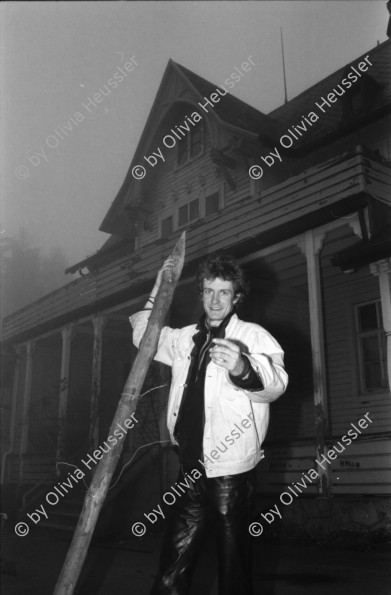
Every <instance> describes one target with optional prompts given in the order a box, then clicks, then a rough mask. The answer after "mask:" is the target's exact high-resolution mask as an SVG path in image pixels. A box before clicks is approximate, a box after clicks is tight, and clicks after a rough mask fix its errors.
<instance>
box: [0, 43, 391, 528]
mask: <svg viewBox="0 0 391 595" xmlns="http://www.w3.org/2000/svg"><path fill="white" fill-rule="evenodd" d="M390 53H391V41H386V42H384V43H382V44H380V45H377V46H376V47H375V48H373V49H372V50H371V51H368V52H367V53H366V54H365V55H363V56H359V57H358V58H357V59H356V60H354V61H352V62H351V63H350V64H348V65H346V66H344V67H343V68H341V69H339V70H338V71H337V72H334V73H333V74H331V75H330V76H328V77H327V78H325V79H324V80H321V81H320V82H318V83H317V84H315V85H314V86H312V87H311V88H309V89H307V90H306V91H304V92H303V93H301V94H300V95H299V96H297V97H295V98H294V99H292V100H290V101H288V102H287V103H285V104H284V105H281V106H280V107H278V108H277V109H275V110H274V111H272V112H271V113H270V114H268V115H265V114H263V113H261V112H260V111H258V110H257V109H255V108H254V107H252V106H250V105H247V104H246V103H244V102H243V101H240V100H239V99H237V98H235V97H234V96H232V95H230V94H229V90H230V89H232V88H233V87H234V86H237V87H239V86H240V81H241V78H242V77H243V76H257V74H256V59H255V58H254V57H253V56H250V57H246V56H244V57H243V62H242V64H241V65H240V66H239V67H238V68H233V72H232V74H231V76H229V77H228V78H227V79H225V81H224V82H221V81H216V82H215V83H213V84H212V83H210V82H208V81H206V80H205V79H204V78H202V77H201V76H199V75H198V74H195V73H193V72H190V71H189V70H187V69H186V68H184V67H183V66H181V65H179V64H177V63H175V62H173V61H170V62H169V63H168V65H167V68H166V70H165V72H164V75H163V79H162V82H161V84H160V87H159V90H158V92H157V95H156V99H155V101H154V104H153V106H152V109H151V112H150V114H149V117H148V119H147V122H146V124H145V128H144V131H143V133H142V136H141V138H140V141H139V144H138V147H137V149H136V151H135V154H134V157H133V160H132V162H131V164H130V167H129V172H128V174H127V176H126V178H125V180H124V182H123V184H122V186H121V188H120V190H119V192H118V194H117V196H116V198H115V200H114V201H113V202H112V204H111V206H110V208H109V210H108V212H107V215H106V217H105V218H104V220H103V222H102V225H101V228H100V229H101V230H102V231H103V232H106V233H107V234H109V237H108V240H107V241H106V243H105V244H104V245H103V246H102V247H101V248H100V249H99V250H98V251H97V253H96V254H94V255H93V256H91V257H90V258H87V259H86V260H83V261H81V262H79V263H77V264H75V265H74V266H73V267H71V268H70V269H69V270H68V272H69V273H73V274H74V273H77V272H78V271H79V272H80V273H81V274H80V276H79V277H78V278H76V279H75V280H74V281H71V282H70V283H69V284H67V285H65V286H64V287H61V288H60V289H58V290H57V291H55V292H53V293H50V294H49V295H46V296H45V297H43V298H42V299H40V300H38V301H37V302H34V303H32V304H30V305H28V306H27V307H25V308H23V309H22V310H19V311H17V312H15V313H14V314H12V315H11V316H8V317H7V318H6V319H5V320H4V329H3V330H4V337H3V352H4V353H5V357H6V360H7V363H8V368H7V369H8V371H9V372H8V374H5V375H4V376H3V387H2V397H3V411H4V415H3V421H2V424H3V437H4V438H3V440H4V444H3V455H2V464H3V465H2V482H3V483H4V484H5V486H6V490H8V493H9V494H13V495H15V494H16V496H17V501H18V503H20V499H21V498H22V496H23V505H24V510H26V511H27V512H28V511H29V507H30V508H34V502H35V501H37V498H41V499H42V498H43V497H44V494H45V493H47V492H48V490H50V489H53V487H50V486H53V485H59V484H58V482H59V479H58V477H59V476H58V475H56V471H58V470H60V471H62V473H64V472H65V473H66V472H70V471H69V469H70V470H72V469H74V468H75V467H73V468H72V467H69V468H68V467H66V466H65V467H64V463H66V464H68V465H74V466H76V467H79V468H81V466H82V465H83V463H82V461H84V460H85V459H86V457H87V455H88V453H92V452H94V450H95V449H97V448H98V447H99V445H100V444H101V443H103V442H104V440H105V438H106V435H107V432H108V428H109V425H110V422H111V420H112V417H113V413H114V411H115V407H116V404H117V402H118V398H119V396H120V394H121V390H122V387H123V383H124V380H125V378H126V376H127V373H128V370H129V368H130V365H131V361H132V358H133V357H134V354H135V349H134V347H133V346H132V342H131V328H130V325H129V322H128V317H129V315H130V314H132V313H133V312H135V311H137V310H138V309H139V308H140V307H142V305H143V303H144V302H145V299H146V297H147V296H148V292H149V291H150V289H151V287H152V285H153V281H154V278H155V275H156V273H157V270H158V268H159V267H160V265H161V263H162V261H163V259H164V257H165V256H167V255H168V254H169V253H170V251H171V249H172V247H173V245H174V243H175V241H176V239H177V237H178V235H179V234H180V232H181V231H182V230H184V229H186V230H187V255H186V264H185V268H184V271H183V275H182V279H181V282H180V284H179V286H178V289H177V291H176V295H175V298H174V303H173V305H172V307H171V310H170V315H169V320H168V323H169V324H170V325H171V326H182V325H184V324H189V323H191V322H194V321H195V320H196V319H197V317H198V316H199V314H200V304H199V300H198V298H197V294H196V289H195V285H194V272H195V269H196V266H197V264H198V263H199V262H200V261H201V260H202V259H203V258H204V257H205V256H207V255H209V254H210V253H212V252H215V251H225V252H228V253H231V254H233V255H235V256H236V257H237V258H238V259H239V261H240V262H241V263H242V264H243V265H244V267H245V269H246V271H247V273H248V276H249V279H250V282H251V287H252V291H251V294H250V296H249V298H248V300H247V302H246V303H245V306H244V307H243V309H242V311H241V312H240V316H241V317H242V318H244V319H247V320H251V321H254V322H258V323H260V324H262V325H263V326H265V328H267V329H268V330H269V331H270V332H271V333H272V334H273V335H274V336H275V337H276V338H277V339H278V341H279V342H280V343H281V345H282V346H283V348H284V350H285V358H286V366H287V369H288V372H289V375H290V384H289V388H288V391H287V393H286V394H285V395H284V396H283V397H282V398H281V399H280V400H278V401H277V402H276V403H275V404H273V405H272V407H271V423H270V428H269V432H268V436H267V441H266V443H265V450H266V458H265V460H264V461H263V462H262V463H261V464H260V465H259V466H258V471H257V488H258V493H259V495H260V497H261V498H264V499H265V506H267V502H272V503H273V502H276V501H278V499H279V498H280V497H281V494H282V493H284V492H285V493H288V494H293V492H295V493H296V495H294V496H292V506H288V505H287V502H286V503H284V502H283V500H282V502H283V503H284V504H286V507H285V510H284V516H285V519H289V520H290V521H291V522H296V523H299V524H300V525H301V526H302V527H304V528H307V529H308V530H313V529H314V528H315V529H316V528H317V527H320V526H322V527H324V526H327V527H328V528H333V527H334V528H338V529H341V528H347V529H352V528H353V529H365V530H367V529H368V528H369V529H376V528H384V527H389V523H390V519H391V514H390V513H391V499H390V495H391V477H390V451H391V446H390V441H389V438H390V433H391V405H390V378H391V294H390V291H391V233H390V232H391V208H390V207H391V196H390V188H391V169H390V165H391V142H390V134H389V132H390V99H391V60H390ZM250 71H252V72H251V73H250ZM247 73H248V74H247ZM197 116H198V117H197ZM141 166H142V167H141ZM254 166H257V167H254ZM250 174H251V175H250ZM254 178H258V179H254ZM169 379H170V372H169V370H168V369H167V368H165V367H164V366H162V365H158V364H154V365H153V367H152V369H151V371H150V374H149V376H148V379H147V382H146V385H145V387H144V392H146V391H148V390H150V391H151V392H150V393H148V394H146V395H145V396H144V397H143V398H142V399H141V400H140V404H139V407H138V410H137V414H136V415H137V419H138V423H137V424H136V427H135V428H134V429H132V430H129V433H128V436H127V438H126V439H125V438H124V454H123V459H122V463H123V465H125V464H126V463H127V462H128V461H130V459H131V458H132V457H133V455H134V453H136V452H137V454H136V458H135V459H133V460H132V465H133V464H134V461H136V464H137V465H138V472H137V473H134V474H133V475H134V476H133V479H132V493H133V494H136V496H134V497H135V498H138V500H137V502H138V504H137V506H138V508H137V507H136V510H138V511H139V514H141V513H142V511H144V512H148V510H149V508H148V507H149V506H151V507H152V506H154V505H155V504H156V503H157V502H159V499H160V498H161V494H162V493H163V491H164V490H168V489H169V487H170V485H171V483H172V482H173V481H175V466H176V459H175V455H174V454H173V452H172V450H171V447H170V446H169V444H168V443H167V442H164V443H163V444H160V445H153V444H152V445H151V446H150V447H146V448H141V447H143V446H144V445H147V444H151V443H156V442H158V441H166V440H167V431H166V429H165V423H164V410H165V404H166V399H167V385H168V383H169ZM156 387H157V388H156ZM365 415H367V417H366V418H365ZM362 419H367V422H368V423H367V424H366V427H364V423H363V422H361V420H362ZM369 420H370V421H369ZM352 424H353V425H352ZM353 427H355V428H356V429H357V430H359V431H357V432H355V431H354V430H353ZM349 431H351V432H350V434H348V432H349ZM354 433H355V434H356V436H355V437H354V436H353V434H354ZM346 435H349V436H350V438H351V440H350V444H348V441H347V440H345V441H344V443H343V444H344V449H343V450H342V449H341V448H340V449H339V451H338V454H337V456H335V457H332V455H331V454H330V450H332V449H333V446H334V445H338V443H339V441H341V439H342V437H343V436H346ZM146 453H148V454H146ZM328 453H329V456H328ZM316 460H318V461H320V462H322V461H323V466H320V465H319V464H318V463H316ZM326 460H327V461H328V462H327V463H326V462H325V461H326ZM59 463H60V465H59ZM132 465H131V466H130V467H132ZM91 466H92V465H91ZM311 469H317V470H318V472H319V473H318V475H319V477H318V478H317V479H313V481H311V482H309V481H307V482H306V486H305V487H304V486H303V485H302V484H300V483H298V482H300V481H302V478H303V477H305V476H306V475H307V478H308V477H310V475H309V471H310V470H311ZM67 470H68V471H67ZM84 470H85V469H84ZM126 473H127V471H126V470H125V471H124V476H126ZM312 476H313V477H314V475H313V474H312ZM56 482H57V484H56ZM300 485H302V488H301V490H302V492H300V493H299V491H300V488H299V487H298V486H300ZM289 486H291V488H292V489H291V490H290V492H288V491H287V490H288V489H289ZM295 486H296V487H295ZM292 490H293V492H292ZM67 497H68V495H65V494H64V497H63V500H64V501H65V499H66V498H67ZM285 500H288V498H287V496H286V497H285ZM132 519H133V521H135V520H139V517H138V518H137V516H136V517H132V518H131V519H130V522H131V521H132Z"/></svg>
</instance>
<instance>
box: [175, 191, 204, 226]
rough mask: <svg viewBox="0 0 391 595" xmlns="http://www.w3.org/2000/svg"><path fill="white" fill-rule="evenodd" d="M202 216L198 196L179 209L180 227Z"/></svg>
mask: <svg viewBox="0 0 391 595" xmlns="http://www.w3.org/2000/svg"><path fill="white" fill-rule="evenodd" d="M199 216H200V206H199V200H198V198H197V199H195V200H192V201H191V202H188V203H186V204H185V205H182V206H181V207H179V209H178V227H181V226H182V225H186V223H190V222H191V221H194V220H195V219H198V218H199Z"/></svg>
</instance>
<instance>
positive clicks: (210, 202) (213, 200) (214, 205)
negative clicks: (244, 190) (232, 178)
mask: <svg viewBox="0 0 391 595" xmlns="http://www.w3.org/2000/svg"><path fill="white" fill-rule="evenodd" d="M219 210H220V192H214V193H213V194H210V195H209V196H205V217H207V216H208V215H211V214H212V213H217V212H218V211H219Z"/></svg>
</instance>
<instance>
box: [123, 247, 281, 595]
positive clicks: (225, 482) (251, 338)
mask: <svg viewBox="0 0 391 595" xmlns="http://www.w3.org/2000/svg"><path fill="white" fill-rule="evenodd" d="M173 263H174V261H173V259H172V258H171V257H170V258H168V259H166V261H165V262H164V264H163V266H162V268H161V269H160V271H159V273H158V276H157V278H156V283H155V286H154V288H153V290H152V293H151V296H150V298H149V300H148V301H147V303H146V305H145V308H144V310H142V311H141V312H138V313H137V314H135V315H133V316H131V318H130V320H131V324H132V326H133V329H134V330H133V341H134V343H135V345H136V347H138V345H139V343H140V340H141V338H142V336H143V334H144V331H145V328H146V326H147V323H148V317H149V314H150V310H151V309H152V304H153V300H154V297H155V296H156V294H157V291H158V289H159V287H160V284H161V279H162V275H163V272H164V271H165V270H170V269H172V267H173ZM197 284H198V289H199V293H200V297H201V300H202V303H203V307H204V314H203V316H202V317H201V320H200V321H199V323H198V325H197V326H196V325H191V326H187V327H184V328H182V329H171V328H169V327H164V328H163V329H162V332H161V335H160V339H159V344H158V350H157V353H156V356H155V359H156V360H157V361H160V362H162V363H164V364H167V365H169V366H171V367H172V382H171V389H170V395H169V400H168V411H167V423H168V429H169V432H170V436H171V440H172V442H173V443H174V444H175V445H176V446H177V447H178V450H179V458H180V474H179V479H178V481H177V485H178V486H181V485H182V486H186V489H185V490H183V491H184V493H183V495H182V496H181V497H180V498H178V499H177V500H176V502H175V504H174V506H173V511H172V516H171V518H170V522H169V526H168V529H167V532H166V536H165V540H164V543H163V547H162V552H161V557H160V568H159V573H158V576H157V578H156V581H155V584H154V586H153V588H152V591H151V595H163V594H165V595H185V594H188V593H189V589H190V582H191V576H192V572H193V569H194V565H195V561H196V557H197V553H198V552H199V549H200V545H202V535H203V533H204V529H205V528H206V524H207V523H208V519H209V518H211V520H212V522H213V524H214V527H215V531H216V536H217V546H218V548H217V550H218V556H219V567H218V574H219V595H251V593H252V586H251V582H252V581H251V568H250V551H249V547H250V541H249V533H248V526H249V522H250V506H251V500H252V494H253V480H252V470H253V469H254V467H255V466H256V465H257V463H258V462H259V461H260V460H261V458H262V457H263V452H262V449H261V445H262V441H263V440H264V438H265V435H266V431H267V426H268V421H269V403H271V402H272V401H275V400H276V399H277V398H278V397H279V396H280V395H281V394H282V393H283V392H284V391H285V389H286V386H287V381H288V379H287V374H286V372H285V370H284V365H283V357H284V354H283V351H282V349H281V347H280V345H279V344H278V343H277V341H275V339H274V338H273V337H272V336H271V335H270V334H269V333H268V332H267V331H266V330H265V329H264V328H262V327H261V326H259V325H257V324H253V323H248V322H244V321H242V320H239V318H238V317H237V315H236V314H235V308H236V306H237V305H238V304H239V302H240V301H241V300H242V299H243V298H244V296H245V294H246V291H247V285H246V282H245V279H244V273H243V271H242V269H241V268H240V266H239V265H238V263H237V262H236V261H235V259H234V258H232V257H230V256H227V255H220V256H219V255H217V256H211V257H210V258H209V259H208V260H207V261H206V262H204V263H203V264H202V265H201V266H200V267H199V270H198V273H197Z"/></svg>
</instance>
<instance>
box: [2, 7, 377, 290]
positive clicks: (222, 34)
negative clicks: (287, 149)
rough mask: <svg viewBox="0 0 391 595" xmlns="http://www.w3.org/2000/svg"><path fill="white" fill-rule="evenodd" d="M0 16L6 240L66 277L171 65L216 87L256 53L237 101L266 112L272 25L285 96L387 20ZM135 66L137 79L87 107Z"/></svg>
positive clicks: (71, 11) (36, 11)
mask: <svg viewBox="0 0 391 595" xmlns="http://www.w3.org/2000/svg"><path fill="white" fill-rule="evenodd" d="M1 13H2V44H3V48H2V57H3V89H5V97H4V100H3V108H2V111H3V117H2V127H3V134H2V142H3V147H2V149H3V163H2V175H1V178H2V190H3V191H2V213H1V226H2V227H1V232H2V234H5V236H6V237H12V236H14V235H16V234H18V232H19V230H20V229H21V228H24V229H25V230H27V231H28V233H29V235H30V237H31V238H32V239H33V242H34V245H35V246H36V247H37V249H39V250H40V251H41V252H42V253H43V254H49V253H50V251H52V250H53V249H54V248H58V249H59V250H60V251H61V252H62V253H63V254H64V255H65V257H66V260H67V262H68V264H69V265H71V264H74V263H76V262H78V261H80V260H82V259H84V258H85V257H86V256H87V255H90V254H93V253H94V252H95V251H96V250H97V249H98V248H100V246H101V245H102V244H103V243H104V242H105V241H106V239H107V237H108V236H107V235H106V234H104V233H102V232H99V231H98V228H99V226H100V223H101V221H102V219H103V217H104V215H105V213H106V212H107V210H108V208H109V206H110V204H111V202H112V201H113V200H114V198H115V196H116V193H117V191H118V190H119V188H120V186H121V184H122V182H123V179H124V177H125V175H126V172H127V169H128V167H129V164H130V161H131V159H132V157H133V154H134V151H135V149H136V147H137V143H138V141H139V138H140V135H141V133H142V130H143V127H144V125H145V122H146V119H147V116H148V113H149V110H150V108H151V105H152V103H153V101H154V99H155V95H156V92H157V89H158V86H159V84H160V81H161V79H162V76H163V73H164V70H165V68H166V65H167V62H168V60H169V59H170V58H172V59H173V60H174V61H177V62H179V63H180V64H182V65H183V66H185V67H187V68H189V69H190V70H193V71H194V72H196V73H198V74H200V75H201V76H203V77H204V78H206V79H208V80H210V81H211V82H213V83H215V84H219V83H222V82H223V81H224V79H226V78H227V77H228V76H229V75H230V73H231V72H232V69H233V67H235V66H238V65H240V63H241V62H242V61H243V60H245V59H246V58H247V57H248V56H250V55H251V56H252V57H253V61H254V63H255V67H254V68H253V69H252V71H251V73H249V74H248V75H247V76H246V77H244V78H243V79H242V81H241V83H240V85H239V84H238V85H236V86H235V88H234V89H233V91H232V92H233V94H234V95H236V96H237V97H239V98H240V99H242V100H244V101H246V102H248V103H250V104H251V105H253V106H254V107H256V108H257V109H259V110H261V111H263V112H265V113H268V112H269V111H271V110H272V109H274V108H276V107H277V106H278V105H280V104H281V103H283V100H284V89H283V76H282V61H281V47H280V27H282V28H283V35H284V47H285V55H286V73H287V90H288V98H292V97H294V96H296V95H297V94H299V93H300V92H301V91H303V90H304V89H306V88H307V87H308V86H310V85H312V84H314V83H316V82H317V81H318V80H320V79H321V78H323V77H325V76H327V75H328V74H329V73H331V72H333V71H334V70H336V69H337V68H339V67H341V66H343V65H344V64H346V63H348V62H349V61H351V60H353V59H355V58H356V57H357V56H358V55H359V54H361V53H363V52H365V51H366V50H369V49H370V48H371V47H373V46H374V45H376V42H377V41H378V40H379V41H380V42H382V41H384V40H385V39H386V27H387V18H388V14H387V10H386V6H385V2H383V1H379V2H374V1H370V2H365V1H362V2H346V1H339V2H320V1H305V2H297V1H294V2H293V1H290V2H275V1H272V2H125V3H122V2H85V3H84V2H44V3H40V2H27V3H23V2H16V3H13V2H8V3H3V4H2V6H1ZM132 57H133V58H134V60H135V61H136V62H137V68H135V69H134V71H133V72H131V73H129V76H127V77H126V78H124V80H123V81H122V82H121V83H120V84H118V85H117V87H116V88H115V89H114V88H113V89H112V91H111V93H110V94H109V95H108V96H106V97H104V98H103V100H102V101H101V102H100V103H99V104H96V105H95V106H94V105H93V104H91V103H89V99H88V98H91V97H92V96H93V95H94V93H96V92H97V91H98V90H99V89H100V87H102V85H104V84H105V83H107V81H108V79H110V78H111V77H112V76H113V74H114V73H115V72H116V69H117V68H118V67H119V66H121V65H123V64H124V63H125V62H126V61H127V60H129V59H131V58H132ZM3 95H4V93H3ZM86 104H87V105H89V109H88V108H87V107H86ZM77 113H79V114H81V115H80V116H77V115H76V114H77ZM81 116H83V118H82V117H81ZM4 155H5V157H4ZM71 279H72V277H71V276H67V277H66V278H65V281H68V280H69V281H70V280H71Z"/></svg>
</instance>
